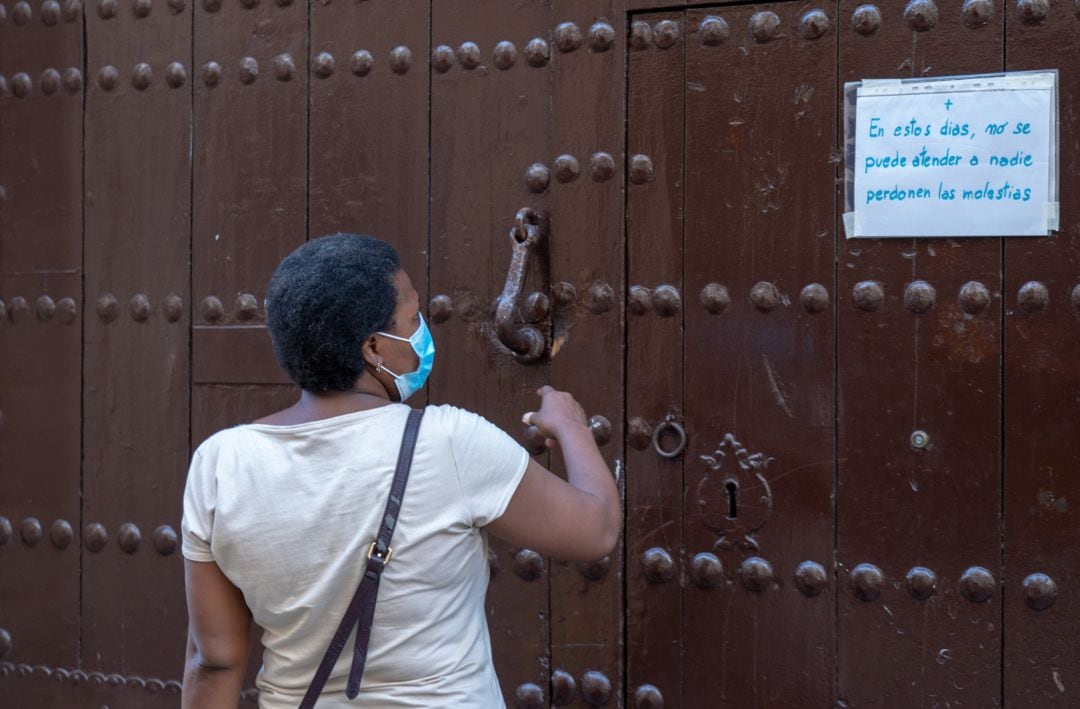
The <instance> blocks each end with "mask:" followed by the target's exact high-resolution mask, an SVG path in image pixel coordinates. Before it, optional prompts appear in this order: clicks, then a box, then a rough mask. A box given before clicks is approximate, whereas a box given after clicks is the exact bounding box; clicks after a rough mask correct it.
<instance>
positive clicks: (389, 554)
mask: <svg viewBox="0 0 1080 709" xmlns="http://www.w3.org/2000/svg"><path fill="white" fill-rule="evenodd" d="M377 544H378V541H374V542H372V543H371V545H370V546H368V548H367V558H368V559H369V560H370V559H371V557H373V556H374V557H375V558H376V559H378V560H379V561H381V562H382V563H383V566H386V565H387V564H389V563H390V559H391V558H393V556H394V549H393V547H386V556H382V555H381V554H378V553H377V552H376V551H375V545H377Z"/></svg>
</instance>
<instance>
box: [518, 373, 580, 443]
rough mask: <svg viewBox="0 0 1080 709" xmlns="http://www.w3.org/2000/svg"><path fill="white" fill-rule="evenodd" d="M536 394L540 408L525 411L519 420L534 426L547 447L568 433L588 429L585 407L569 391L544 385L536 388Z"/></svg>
mask: <svg viewBox="0 0 1080 709" xmlns="http://www.w3.org/2000/svg"><path fill="white" fill-rule="evenodd" d="M536 394H537V395H538V396H539V397H540V410H539V411H529V412H527V413H526V414H525V415H524V416H522V417H521V421H522V423H524V424H525V425H527V426H536V428H537V430H538V431H540V434H541V435H542V436H544V438H545V439H546V441H545V442H546V443H547V446H548V447H549V448H550V447H552V446H554V445H555V442H556V441H557V440H558V439H560V438H562V437H564V436H566V435H567V434H569V433H572V432H578V431H582V430H587V429H588V426H589V424H588V421H587V419H586V418H585V409H583V408H581V404H579V403H578V402H577V400H576V399H574V397H573V395H571V394H570V393H569V392H565V391H558V390H557V389H555V388H553V387H550V386H547V385H545V386H542V387H540V388H539V389H537V390H536Z"/></svg>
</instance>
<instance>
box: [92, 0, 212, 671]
mask: <svg viewBox="0 0 1080 709" xmlns="http://www.w3.org/2000/svg"><path fill="white" fill-rule="evenodd" d="M104 14H105V15H106V16H104V17H103V16H102V14H99V13H97V12H91V13H90V14H89V15H88V16H87V18H86V24H87V37H86V40H87V55H88V57H92V59H91V60H90V61H89V64H88V74H89V75H90V76H91V77H94V78H95V79H96V80H93V81H91V82H90V84H89V85H88V86H87V98H86V107H85V123H84V125H85V130H86V150H85V156H84V161H85V162H84V171H85V180H86V205H85V214H86V220H85V224H84V239H85V254H84V263H85V268H86V278H85V289H86V291H85V292H86V306H85V307H86V308H87V310H88V317H87V318H86V321H85V328H84V333H83V335H84V338H85V343H86V349H85V353H84V358H83V441H84V443H83V450H84V453H83V484H82V494H83V507H82V518H83V528H84V536H85V540H84V541H85V543H84V544H83V546H82V550H81V551H82V557H83V558H82V624H83V630H82V651H83V655H82V657H83V662H82V667H83V668H84V669H85V670H86V671H88V672H103V673H106V674H118V675H121V676H125V677H127V676H140V677H163V678H166V679H172V678H174V677H178V676H179V673H178V670H177V668H178V667H180V666H182V664H183V661H184V656H183V652H184V647H183V643H184V638H185V635H186V631H187V620H186V618H185V617H184V614H183V613H176V612H175V611H174V610H173V609H176V608H182V607H183V603H184V591H183V567H182V563H181V561H180V551H179V540H178V534H179V529H180V516H181V495H182V493H183V488H184V480H185V477H186V474H187V463H188V445H189V442H188V420H189V412H188V396H187V390H188V385H189V371H188V368H189V363H188V359H189V358H188V351H189V349H188V348H189V328H190V296H189V290H188V279H189V276H190V269H189V260H190V252H191V245H190V234H191V231H190V230H191V222H190V215H191V211H190V200H189V199H185V198H184V194H185V193H188V192H189V191H190V180H191V166H190V159H189V156H190V150H191V86H190V84H189V81H190V74H191V65H190V61H189V60H188V59H189V56H190V52H191V8H190V7H187V8H185V9H184V10H182V11H181V12H179V13H177V12H171V11H168V10H167V9H165V8H161V9H160V10H159V11H158V12H156V13H154V12H151V14H149V15H147V16H145V17H140V16H138V15H136V14H135V13H134V12H118V13H117V14H116V15H115V16H108V13H104ZM114 76H115V77H116V78H115V83H114V82H113V77H114ZM178 197H179V198H178ZM149 244H152V245H153V247H152V248H147V246H148V245H149ZM136 501H137V502H136ZM118 599H123V600H122V602H117V601H118ZM147 624H148V625H150V626H151V627H152V628H153V632H131V630H130V628H139V627H141V626H145V625H147Z"/></svg>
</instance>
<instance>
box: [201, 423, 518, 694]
mask: <svg viewBox="0 0 1080 709" xmlns="http://www.w3.org/2000/svg"><path fill="white" fill-rule="evenodd" d="M408 411H409V409H408V407H407V406H403V405H400V404H394V405H389V406H383V407H380V408H377V409H371V410H368V411H359V412H356V413H351V414H346V415H343V416H337V417H334V418H330V419H324V420H322V421H315V422H311V423H304V424H297V425H293V426H271V425H261V424H250V425H246V426H239V427H237V428H232V429H228V430H225V431H221V432H220V433H217V434H216V435H214V436H212V437H211V438H210V439H208V440H207V441H206V442H205V443H203V444H202V445H201V446H199V449H198V450H197V451H196V452H195V456H194V458H193V459H192V462H191V469H190V471H189V473H188V480H187V488H186V490H185V492H184V519H183V524H182V528H183V546H182V548H183V554H184V556H185V557H187V558H188V559H191V560H193V561H207V562H208V561H215V562H217V564H218V566H219V567H220V568H221V570H222V571H223V572H224V573H225V575H226V576H227V577H228V578H229V580H230V581H232V583H233V584H235V585H236V586H237V588H239V589H240V590H241V591H242V592H243V594H244V598H245V600H246V601H247V605H248V607H249V608H250V609H251V612H252V615H253V616H254V619H255V622H256V623H257V624H258V625H259V627H261V628H262V630H263V637H262V643H263V647H264V651H263V666H262V669H261V670H260V672H259V678H258V680H257V682H256V685H257V686H258V688H259V690H260V691H261V694H260V697H259V706H260V708H261V709H278V708H279V707H280V708H282V709H284V708H286V707H288V708H289V709H295V707H296V706H298V705H299V703H300V700H301V698H302V697H303V694H304V692H305V691H306V690H307V687H308V684H309V683H310V682H311V678H312V677H313V675H314V674H315V669H316V667H318V664H319V661H320V660H321V659H322V656H323V653H324V652H325V651H326V646H327V645H328V644H329V642H330V638H331V637H332V636H333V634H334V631H335V630H336V629H337V626H338V623H339V621H340V620H341V617H342V615H343V614H344V613H345V609H346V607H347V606H348V605H349V600H350V599H351V598H352V595H353V593H354V592H355V591H356V587H357V584H359V582H360V576H361V573H362V572H363V569H364V564H365V559H366V552H367V548H368V545H369V544H370V543H371V542H372V540H373V539H374V537H375V533H376V529H377V527H378V522H379V519H380V518H381V516H382V512H383V509H384V508H385V506H386V499H387V496H388V495H389V493H390V482H391V480H392V479H393V476H394V467H395V464H396V463H397V455H398V450H399V449H400V446H401V436H402V433H403V432H404V430H405V419H406V416H407V415H408ZM528 463H529V455H528V453H527V452H526V451H525V450H524V449H523V448H522V447H521V446H520V445H518V444H517V443H516V442H515V441H514V440H513V439H512V438H510V436H508V435H506V433H504V432H503V431H501V430H500V429H498V428H497V427H495V426H494V425H492V424H491V423H489V422H488V421H486V420H485V419H483V418H481V417H480V416H477V415H476V414H473V413H469V412H467V411H463V410H461V409H458V408H454V407H452V406H430V407H428V408H427V412H426V414H425V415H424V420H423V423H422V425H421V428H420V436H419V440H418V442H417V445H416V454H415V457H414V458H413V464H412V469H411V473H410V475H409V482H408V486H407V488H406V491H405V498H404V502H403V504H402V507H401V514H400V516H399V518H398V524H397V528H396V530H395V532H394V538H393V542H392V543H391V547H392V548H393V550H394V553H393V559H392V560H391V562H390V564H389V565H387V567H386V570H385V571H384V572H383V576H382V581H381V584H380V586H379V595H378V603H377V605H376V606H375V623H374V626H373V627H372V631H371V642H370V645H369V655H368V659H367V664H366V666H365V669H364V676H363V680H362V682H361V686H360V696H359V697H357V699H356V701H355V703H354V702H349V701H348V700H347V699H346V697H345V683H346V680H347V677H348V673H349V666H350V663H351V662H352V652H351V649H352V642H353V641H352V639H351V637H350V639H349V641H348V643H347V644H346V646H345V651H344V652H342V654H341V657H340V658H339V660H338V662H337V665H336V666H335V667H334V671H333V673H332V674H331V676H330V679H329V681H328V682H327V683H326V688H325V689H324V691H323V693H322V700H321V701H320V702H318V707H320V709H333V708H336V707H341V708H344V707H355V706H357V705H359V706H369V707H456V708H461V709H465V708H468V707H476V708H477V709H480V708H482V709H490V708H491V707H502V706H504V704H503V700H502V693H501V692H500V690H499V683H498V679H497V678H496V676H495V670H494V667H493V666H492V659H491V642H490V638H489V637H488V628H487V620H486V616H485V613H484V597H485V595H486V592H487V584H488V563H487V544H486V539H485V536H484V534H482V532H481V528H482V527H484V526H485V525H487V524H489V523H490V522H492V521H493V520H495V519H497V518H498V517H499V516H500V515H502V513H503V512H504V511H505V510H506V506H507V505H508V504H509V502H510V498H511V497H512V496H513V494H514V491H515V490H516V489H517V486H518V483H519V482H520V481H521V478H522V476H523V475H524V473H525V468H526V467H527V466H528Z"/></svg>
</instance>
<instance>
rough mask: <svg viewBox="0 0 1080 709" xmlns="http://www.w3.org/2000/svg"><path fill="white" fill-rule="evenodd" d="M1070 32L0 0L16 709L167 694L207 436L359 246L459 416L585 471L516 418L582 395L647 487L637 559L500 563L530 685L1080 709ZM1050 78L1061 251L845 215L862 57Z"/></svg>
mask: <svg viewBox="0 0 1080 709" xmlns="http://www.w3.org/2000/svg"><path fill="white" fill-rule="evenodd" d="M1078 40H1080V13H1078V12H1077V11H1076V8H1075V7H1074V4H1073V3H1072V1H1071V0H1007V1H1005V2H995V1H994V0H966V2H963V1H962V0H940V2H935V1H934V0H911V1H910V2H903V1H902V0H900V1H892V0H890V1H889V2H882V3H880V4H878V5H871V4H860V3H858V2H849V1H848V0H843V1H842V2H841V1H838V0H832V2H828V3H806V2H772V3H759V4H745V3H735V4H726V5H723V4H721V5H716V6H712V7H707V6H705V4H703V3H690V4H688V3H685V2H674V1H671V0H536V1H535V2H513V3H511V2H506V0H320V1H319V2H301V1H300V0H274V2H270V0H94V1H93V2H89V3H86V4H85V5H84V4H83V3H82V2H80V0H0V706H3V707H7V706H12V707H30V708H33V709H36V708H37V707H83V706H91V707H97V706H106V705H107V706H109V707H113V708H114V709H115V708H117V707H139V708H140V709H141V708H151V709H153V708H155V707H162V708H164V707H176V706H177V705H178V696H177V695H178V691H179V679H180V677H181V671H182V656H183V649H184V648H183V644H184V634H185V630H186V617H185V612H184V604H183V593H182V562H181V559H180V554H179V553H178V548H177V545H178V540H177V537H176V535H177V530H178V529H179V521H180V493H181V490H182V487H183V483H184V476H185V472H186V465H187V460H188V456H189V455H190V451H191V450H192V449H193V448H194V447H195V446H197V445H198V444H199V443H200V442H201V441H202V440H204V439H205V438H206V437H207V436H208V435H210V434H211V433H212V432H213V431H215V430H217V429H219V428H221V427H224V426H229V425H233V424H235V423H239V422H243V421H248V420H251V419H253V418H256V417H258V416H259V415H261V414H263V413H266V412H268V411H271V410H273V409H275V408H279V407H281V406H283V405H285V404H286V403H288V402H289V401H290V400H291V399H292V398H293V397H294V396H295V395H296V390H295V388H294V387H293V386H291V385H290V384H289V383H288V381H287V379H286V378H285V377H284V376H283V374H282V373H281V372H280V370H279V369H278V368H277V365H276V363H275V362H274V361H273V358H272V354H271V352H270V349H269V343H268V337H267V334H266V329H265V322H264V318H265V312H264V307H263V297H264V295H265V285H266V281H267V278H268V277H269V274H270V272H271V270H272V268H273V267H274V265H275V264H276V263H277V262H278V260H279V259H280V258H281V257H282V256H283V255H284V254H285V253H287V252H288V251H289V250H291V249H292V248H294V247H295V246H296V245H298V244H300V243H302V242H304V241H305V240H307V239H311V238H317V237H318V236H321V235H324V234H329V233H334V232H338V231H365V232H370V233H373V234H376V235H379V236H382V237H383V238H386V239H388V240H390V241H391V242H392V243H394V244H395V245H396V247H397V248H398V250H399V251H400V252H401V254H402V258H403V262H404V265H405V268H406V269H407V270H408V271H409V272H410V274H411V276H412V279H413V282H414V283H415V284H416V285H417V288H418V290H419V291H420V293H421V297H422V298H423V299H424V300H425V302H426V303H427V315H428V320H429V322H430V323H431V326H432V330H433V333H434V336H435V339H436V342H437V344H438V348H439V354H438V358H437V364H436V368H435V372H434V374H433V376H432V379H431V383H430V386H429V387H428V389H427V390H426V391H425V394H424V396H426V397H427V400H428V401H430V402H432V403H442V402H451V403H454V404H457V405H460V406H465V407H468V408H471V409H474V410H477V411H479V412H481V413H483V414H484V415H486V416H488V417H489V418H491V419H492V420H494V421H495V422H496V423H498V424H499V425H501V426H503V427H504V428H506V429H507V430H508V431H510V432H511V433H512V434H513V435H515V436H517V437H518V438H519V440H521V442H522V443H523V444H525V445H526V446H527V447H530V448H531V449H532V450H533V451H534V452H537V454H538V455H542V456H543V457H542V460H544V462H546V463H549V464H551V465H552V466H554V469H556V470H557V471H558V470H560V468H559V465H560V464H559V459H558V456H557V455H556V456H548V455H546V454H544V453H542V452H540V449H539V448H538V447H537V446H536V444H537V442H536V440H535V439H534V437H533V435H532V432H530V431H529V430H527V429H523V428H522V426H521V424H520V415H521V413H522V412H523V411H525V410H528V409H530V408H532V407H533V405H534V402H535V395H534V392H535V390H536V388H538V387H539V386H540V385H542V384H547V383H550V384H553V385H554V386H556V387H559V388H564V389H568V390H570V391H572V392H573V393H574V394H575V395H576V396H578V398H579V399H580V400H581V402H582V404H583V405H584V406H585V408H586V410H587V412H588V414H589V416H590V426H591V428H592V430H593V432H594V435H595V436H596V438H597V441H598V443H600V445H601V450H602V451H603V453H604V455H605V458H606V459H607V460H608V461H609V463H610V464H611V466H612V468H613V470H614V471H615V472H616V474H617V475H618V476H619V482H620V485H621V487H622V489H623V490H624V495H625V508H626V531H625V535H624V539H623V541H622V543H621V545H620V547H619V549H617V550H616V552H615V553H614V554H612V556H611V557H609V558H607V559H604V560H601V561H599V562H597V563H594V564H583V565H579V564H566V563H560V562H557V561H553V560H551V559H546V558H543V557H541V556H540V555H538V554H536V553H535V552H532V551H531V550H528V549H518V548H513V547H510V546H508V545H505V544H501V543H495V544H493V546H492V552H491V555H490V559H489V561H490V569H491V574H492V581H491V590H490V594H489V598H488V617H489V622H490V627H491V632H492V642H493V645H494V649H495V662H496V669H497V671H498V674H499V677H500V680H501V682H502V685H503V690H504V695H505V697H506V701H507V704H508V705H509V706H520V707H528V708H533V707H544V706H579V707H580V706H623V707H634V708H635V709H658V708H659V707H669V708H671V707H688V708H691V709H697V708H699V707H700V708H708V709H711V708H712V707H737V708H739V709H742V708H743V707H759V706H770V707H789V706H808V707H819V706H820V707H827V706H840V707H844V706H846V707H909V706H927V707H932V706H969V707H990V706H1001V705H1007V706H1017V707H1029V706H1030V707H1043V706H1072V705H1075V704H1076V703H1077V700H1076V698H1075V695H1076V692H1077V691H1078V689H1077V687H1078V686H1080V673H1078V671H1077V669H1076V668H1077V667H1078V666H1080V650H1077V647H1076V644H1075V643H1074V642H1072V638H1073V636H1074V635H1075V634H1076V632H1077V630H1078V625H1080V612H1078V611H1077V609H1076V603H1077V600H1078V599H1080V594H1078V593H1077V592H1076V590H1075V589H1076V587H1077V583H1078V579H1077V575H1076V573H1075V568H1077V565H1078V564H1080V551H1078V550H1080V544H1078V542H1080V525H1078V523H1077V521H1076V514H1077V513H1076V511H1075V509H1076V505H1077V502H1078V501H1080V482H1078V479H1077V477H1076V475H1075V471H1076V469H1077V464H1078V463H1080V447H1078V444H1077V443H1076V441H1077V435H1076V433H1077V430H1078V423H1080V417H1078V415H1077V413H1076V405H1077V404H1078V403H1080V395H1078V394H1077V392H1078V391H1080V363H1078V361H1077V359H1076V357H1075V352H1076V350H1077V346H1078V345H1080V285H1078V284H1080V246H1078V245H1077V244H1080V241H1078V240H1080V211H1078V210H1080V206H1078V205H1080V202H1078V201H1077V199H1076V198H1075V194H1074V192H1075V191H1076V190H1077V189H1078V188H1080V171H1077V169H1076V168H1075V167H1074V165H1073V163H1074V162H1075V161H1076V157H1077V155H1078V154H1080V139H1078V138H1077V131H1078V129H1080V117H1078V115H1077V114H1076V111H1075V110H1073V108H1072V107H1073V106H1074V104H1076V102H1077V101H1078V100H1080V64H1078V59H1077V57H1076V56H1075V54H1076V52H1075V46H1076V44H1077V41H1078ZM1055 68H1056V69H1058V70H1059V74H1060V87H1061V91H1060V106H1061V110H1060V120H1061V125H1060V135H1061V143H1060V149H1061V159H1060V164H1061V174H1060V193H1061V200H1062V202H1061V224H1062V229H1061V232H1060V233H1059V234H1057V235H1055V236H1053V237H1050V238H1040V239H1009V238H1006V239H977V240H968V241H964V240H952V239H927V240H918V241H913V240H909V239H902V240H859V241H847V240H845V239H844V235H843V231H842V227H841V225H842V220H841V214H842V213H843V211H844V209H845V206H844V191H843V178H844V147H845V146H844V144H843V135H844V125H843V121H844V109H845V106H844V105H843V95H844V94H843V91H842V86H843V84H844V83H845V82H848V81H856V80H860V79H864V78H882V77H911V76H940V75H948V74H960V73H981V72H996V71H1003V70H1019V69H1055ZM522 210H532V212H531V214H535V215H536V216H535V220H534V219H533V217H531V216H529V215H530V212H528V211H522ZM518 215H521V220H522V221H521V225H520V227H519V226H518V225H517V222H518ZM532 221H535V229H536V230H537V232H538V235H539V241H538V244H537V246H536V247H535V248H533V249H532V250H531V252H530V254H529V256H528V258H527V259H526V260H525V261H524V262H523V263H522V264H521V266H522V267H521V268H520V269H517V271H516V272H515V270H514V269H512V268H511V262H512V254H513V253H514V251H515V249H519V248H520V244H518V241H517V239H516V237H515V236H514V233H516V234H517V235H518V236H520V234H521V231H520V230H521V229H525V227H527V226H529V225H530V224H531V222H532ZM530 228H531V227H530ZM514 278H520V285H521V289H520V291H521V292H520V296H519V299H518V300H517V301H516V302H515V303H514V304H513V307H511V308H509V309H508V310H507V309H504V315H505V314H506V313H509V319H508V320H507V321H506V322H500V321H498V319H497V317H496V313H497V310H498V309H497V305H498V298H499V297H500V294H502V293H503V292H504V290H505V289H506V286H507V283H508V280H513V279H514ZM510 290H513V289H510ZM529 328H533V330H532V331H534V332H536V333H539V337H540V341H541V342H542V345H543V346H542V347H541V350H542V351H540V352H539V356H536V357H534V356H532V355H531V354H529V353H527V352H523V351H522V348H521V347H520V346H519V345H520V344H521V341H522V339H521V338H524V339H527V337H525V336H524V335H522V334H521V333H522V332H524V331H525V330H527V329H529ZM516 338H517V339H516ZM515 349H516V350H517V351H516V352H515V351H514V350H515ZM257 653H258V648H257V644H256V646H253V657H257ZM250 680H251V678H249V681H248V683H247V685H246V689H245V690H244V693H243V695H242V702H243V704H244V706H254V705H255V704H256V702H257V693H256V691H255V690H254V689H253V687H252V684H251V681H250Z"/></svg>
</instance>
